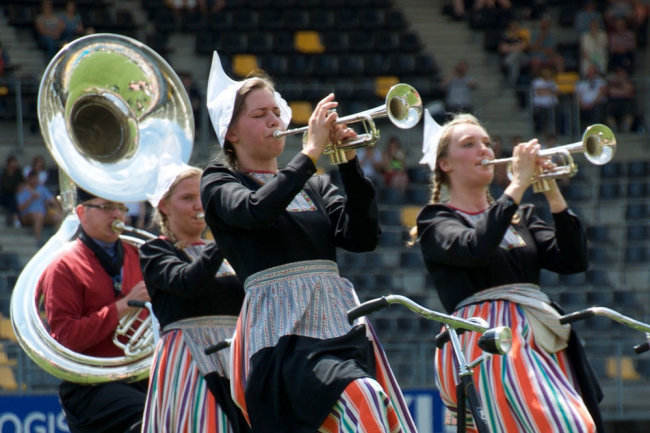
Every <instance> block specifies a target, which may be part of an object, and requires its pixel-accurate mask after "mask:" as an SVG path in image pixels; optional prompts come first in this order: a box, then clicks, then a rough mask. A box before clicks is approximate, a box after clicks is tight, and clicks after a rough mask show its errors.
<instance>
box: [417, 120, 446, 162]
mask: <svg viewBox="0 0 650 433" xmlns="http://www.w3.org/2000/svg"><path fill="white" fill-rule="evenodd" d="M441 134H442V126H440V125H439V124H438V122H436V121H435V120H434V118H433V117H432V116H431V113H429V110H427V109H425V110H424V137H423V139H422V153H423V154H424V155H423V156H422V159H421V160H420V164H426V165H428V166H429V168H430V169H431V171H434V170H435V169H436V158H437V156H438V143H439V142H440V135H441Z"/></svg>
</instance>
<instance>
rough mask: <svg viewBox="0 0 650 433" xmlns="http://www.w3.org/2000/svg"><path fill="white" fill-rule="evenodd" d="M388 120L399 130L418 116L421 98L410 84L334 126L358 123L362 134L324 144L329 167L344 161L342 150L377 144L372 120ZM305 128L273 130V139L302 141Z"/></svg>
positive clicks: (389, 92) (377, 137) (412, 124)
mask: <svg viewBox="0 0 650 433" xmlns="http://www.w3.org/2000/svg"><path fill="white" fill-rule="evenodd" d="M379 117H388V119H389V120H390V121H391V122H392V123H393V125H395V126H397V127H398V128H401V129H409V128H412V127H414V126H415V125H417V123H418V122H419V121H420V118H421V117H422V98H421V97H420V94H419V93H418V92H417V90H415V89H414V88H413V87H412V86H411V85H409V84H406V83H398V84H395V85H394V86H393V87H391V88H390V89H389V90H388V93H387V94H386V102H385V103H384V104H383V105H380V106H378V107H375V108H371V109H369V110H365V111H361V112H359V113H356V114H350V115H348V116H344V117H340V118H339V119H338V120H337V121H336V124H343V123H345V124H349V123H356V122H362V123H363V126H364V133H362V134H359V135H358V136H357V138H355V139H352V140H348V141H344V142H342V143H328V144H327V145H326V146H325V150H324V151H323V155H328V156H329V158H330V163H331V164H332V165H336V164H343V163H345V162H347V161H348V159H347V157H346V156H345V151H346V150H353V149H358V148H361V147H371V146H374V145H375V144H377V141H379V136H380V134H379V130H378V129H377V128H376V127H375V122H374V121H373V119H375V118H379ZM308 129H309V127H307V126H303V127H300V128H294V129H288V130H286V131H279V130H278V131H275V132H274V133H273V137H274V138H275V139H277V140H279V139H280V138H281V137H284V136H286V135H293V134H300V133H302V134H303V141H305V140H306V137H307V136H306V133H307V130H308Z"/></svg>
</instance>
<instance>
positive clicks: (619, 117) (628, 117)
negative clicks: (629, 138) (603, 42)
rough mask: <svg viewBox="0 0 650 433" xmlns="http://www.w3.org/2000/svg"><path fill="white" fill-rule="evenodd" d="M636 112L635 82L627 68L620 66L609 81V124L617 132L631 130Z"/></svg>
mask: <svg viewBox="0 0 650 433" xmlns="http://www.w3.org/2000/svg"><path fill="white" fill-rule="evenodd" d="M636 114H637V102H636V89H635V87H634V83H633V82H632V80H630V75H629V74H628V72H627V69H625V68H623V67H620V66H619V67H617V68H615V69H614V74H613V75H611V76H610V77H609V79H608V81H607V124H608V125H609V126H610V128H612V129H613V130H614V131H616V132H619V131H620V132H630V131H631V130H632V125H633V124H634V117H635V115H636Z"/></svg>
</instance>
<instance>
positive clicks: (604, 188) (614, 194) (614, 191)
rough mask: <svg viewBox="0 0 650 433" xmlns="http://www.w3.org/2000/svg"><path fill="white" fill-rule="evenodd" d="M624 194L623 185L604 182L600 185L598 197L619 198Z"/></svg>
mask: <svg viewBox="0 0 650 433" xmlns="http://www.w3.org/2000/svg"><path fill="white" fill-rule="evenodd" d="M622 196H623V191H622V188H621V185H619V184H618V183H604V184H601V185H600V188H599V193H598V197H599V198H600V200H618V199H620V198H621V197H622Z"/></svg>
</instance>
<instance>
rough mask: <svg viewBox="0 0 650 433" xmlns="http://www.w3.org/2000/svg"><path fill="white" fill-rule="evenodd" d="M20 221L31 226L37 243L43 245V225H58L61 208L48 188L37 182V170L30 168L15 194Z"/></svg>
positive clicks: (26, 225)
mask: <svg viewBox="0 0 650 433" xmlns="http://www.w3.org/2000/svg"><path fill="white" fill-rule="evenodd" d="M16 204H17V206H18V215H19V217H20V223H21V224H22V225H23V226H25V227H31V228H32V231H33V233H34V238H35V239H36V243H37V245H39V246H40V245H43V239H42V236H43V226H52V227H54V228H56V227H58V225H59V223H60V222H61V217H62V209H61V205H60V204H59V202H58V201H57V200H56V198H55V197H54V196H53V195H52V193H51V192H50V190H49V189H47V188H46V187H45V186H44V185H41V184H39V181H38V172H36V171H34V170H32V171H30V172H29V174H28V175H27V178H26V180H25V183H24V184H23V186H22V187H21V188H20V190H19V191H18V194H17V195H16Z"/></svg>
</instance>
